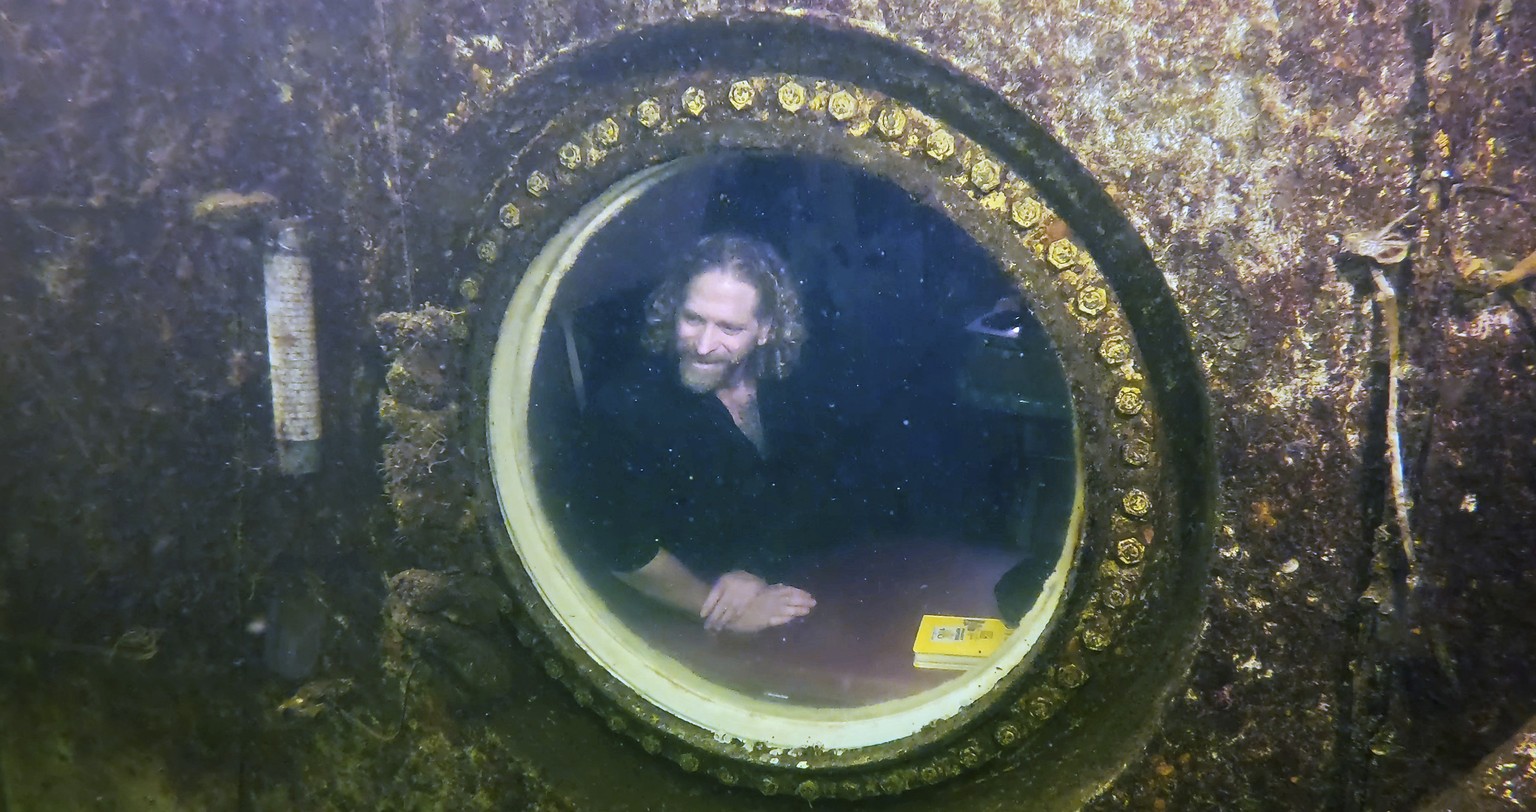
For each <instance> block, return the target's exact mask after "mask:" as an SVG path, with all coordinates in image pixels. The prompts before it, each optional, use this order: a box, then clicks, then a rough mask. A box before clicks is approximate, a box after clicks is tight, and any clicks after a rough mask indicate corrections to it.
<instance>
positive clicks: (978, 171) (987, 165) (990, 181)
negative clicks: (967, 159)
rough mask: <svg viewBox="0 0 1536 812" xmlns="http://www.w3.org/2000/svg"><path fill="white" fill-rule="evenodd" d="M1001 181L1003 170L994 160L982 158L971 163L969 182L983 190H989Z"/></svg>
mask: <svg viewBox="0 0 1536 812" xmlns="http://www.w3.org/2000/svg"><path fill="white" fill-rule="evenodd" d="M1002 181H1003V170H1002V168H1001V167H999V166H998V165H997V162H996V161H993V160H990V159H988V158H982V159H981V160H978V161H977V162H976V163H974V164H971V183H973V184H975V185H976V188H977V189H980V190H981V191H983V192H990V191H992V190H993V189H996V188H997V185H998V184H999V183H1002Z"/></svg>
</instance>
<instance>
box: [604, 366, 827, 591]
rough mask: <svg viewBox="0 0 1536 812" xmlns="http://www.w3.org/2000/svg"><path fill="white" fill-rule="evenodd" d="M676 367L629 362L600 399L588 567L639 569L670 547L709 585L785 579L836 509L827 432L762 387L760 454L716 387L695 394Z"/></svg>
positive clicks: (774, 389) (777, 391)
mask: <svg viewBox="0 0 1536 812" xmlns="http://www.w3.org/2000/svg"><path fill="white" fill-rule="evenodd" d="M664 363H666V362H664V361H661V360H660V359H652V360H650V361H649V362H648V363H641V364H636V365H633V366H631V367H629V368H628V369H626V370H624V371H623V372H621V373H620V374H619V375H617V376H616V379H615V380H614V381H613V382H611V383H610V384H609V385H607V386H604V387H603V388H602V389H601V390H599V392H598V394H597V397H596V398H595V399H594V400H593V404H592V409H591V410H590V412H589V418H588V427H587V432H586V439H585V443H584V445H585V447H586V450H587V453H586V457H587V465H586V468H585V470H586V471H587V473H588V476H586V477H585V478H584V479H585V481H584V482H582V483H579V485H578V487H580V488H581V490H583V491H584V492H585V496H586V498H585V499H582V500H580V501H581V503H582V504H583V507H584V510H583V512H584V513H585V514H586V516H585V519H586V521H585V522H584V524H586V525H587V532H586V533H583V535H584V536H585V539H584V542H583V545H582V546H583V547H584V548H585V549H584V550H583V551H582V552H583V555H582V558H583V563H584V564H585V565H586V567H587V568H588V569H589V571H593V572H600V571H608V572H621V573H622V572H633V571H634V570H637V569H639V568H641V567H643V566H645V565H646V564H647V563H649V562H650V561H651V559H653V558H655V556H656V554H657V552H658V551H659V550H661V549H665V550H667V551H668V552H670V553H671V554H672V555H674V556H676V557H677V558H678V559H679V560H680V561H681V562H682V563H683V565H684V566H686V567H687V568H688V569H689V570H690V571H692V572H693V573H694V574H695V575H697V576H698V577H699V578H701V579H703V580H705V581H707V582H709V581H713V580H714V579H715V578H716V577H718V576H719V575H720V574H722V573H724V572H728V571H730V570H734V569H744V570H747V571H749V572H752V573H754V574H757V575H760V576H762V577H764V578H767V579H769V580H770V581H772V580H776V579H777V577H778V575H777V573H779V572H780V571H781V570H782V567H783V565H784V564H785V563H787V562H788V561H789V560H790V558H791V557H792V555H793V554H794V553H795V552H796V551H797V550H800V549H804V548H805V547H806V546H807V545H808V544H809V543H810V537H809V535H808V530H809V528H810V527H813V526H815V525H816V524H817V523H818V522H817V520H818V514H819V513H822V512H823V511H824V509H825V505H822V504H819V503H820V502H822V501H823V496H822V493H821V490H822V489H821V488H820V487H818V485H817V483H818V481H820V479H821V478H820V477H819V476H817V474H816V471H817V469H818V468H820V467H822V466H819V465H817V464H816V462H815V460H814V456H815V454H814V449H815V448H816V447H817V446H818V445H819V444H818V442H816V441H817V435H816V433H815V432H814V431H807V430H806V429H805V421H801V420H796V419H795V418H796V414H795V413H796V411H797V410H796V409H793V408H790V407H791V404H790V403H789V402H787V400H786V399H785V396H784V393H783V392H782V391H781V390H782V387H778V386H775V384H774V383H773V382H767V381H765V382H760V383H759V384H758V395H757V402H758V410H759V415H760V417H761V419H762V425H763V435H764V438H765V441H766V442H765V443H764V446H765V452H766V454H760V453H759V452H758V449H757V447H756V446H754V445H753V444H752V441H751V440H749V439H747V437H746V435H745V434H743V433H742V432H741V430H740V429H739V428H737V427H736V425H735V423H734V422H733V421H732V420H731V415H730V412H729V411H727V410H726V408H725V406H724V404H722V403H721V402H720V400H719V398H718V397H716V395H715V394H714V393H713V392H706V393H702V394H701V393H696V392H692V391H689V390H688V389H687V388H685V387H684V386H683V385H682V383H681V382H680V381H679V380H678V374H677V369H676V366H675V364H668V365H667V366H665V367H663V366H662V365H663V364H664ZM798 411H801V412H803V409H802V410H798Z"/></svg>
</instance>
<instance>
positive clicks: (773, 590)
mask: <svg viewBox="0 0 1536 812" xmlns="http://www.w3.org/2000/svg"><path fill="white" fill-rule="evenodd" d="M814 608H816V599H815V598H813V597H811V593H809V592H806V591H805V590H803V589H800V588H798V587H793V586H786V585H785V584H774V585H773V586H770V587H766V588H764V589H763V590H762V591H760V592H758V593H757V596H756V597H754V598H753V599H752V602H751V603H748V604H747V605H746V607H745V608H743V609H742V611H741V612H740V613H738V614H737V615H736V616H735V618H734V619H733V620H732V621H731V622H730V623H729V624H728V625H727V626H726V627H725V628H727V629H730V630H731V631H733V632H760V631H762V630H763V629H766V628H768V627H770V626H782V625H784V624H785V623H788V622H790V621H791V620H794V619H795V618H801V617H805V616H806V615H808V614H810V613H811V610H812V609H814Z"/></svg>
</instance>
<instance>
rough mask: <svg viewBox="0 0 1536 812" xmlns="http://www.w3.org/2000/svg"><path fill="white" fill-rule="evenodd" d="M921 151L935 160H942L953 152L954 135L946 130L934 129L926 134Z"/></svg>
mask: <svg viewBox="0 0 1536 812" xmlns="http://www.w3.org/2000/svg"><path fill="white" fill-rule="evenodd" d="M923 151H924V152H927V153H928V157H930V158H932V159H934V160H935V161H942V160H944V159H946V158H948V157H949V156H951V155H954V154H955V137H954V136H953V135H950V134H949V131H948V130H934V131H933V132H931V133H929V134H928V141H927V144H926V145H925V147H924V150H923Z"/></svg>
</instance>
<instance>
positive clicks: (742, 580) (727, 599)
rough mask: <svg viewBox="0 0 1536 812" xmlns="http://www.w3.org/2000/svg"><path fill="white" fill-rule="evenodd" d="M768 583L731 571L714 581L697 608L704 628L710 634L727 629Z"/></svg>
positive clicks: (746, 573) (747, 574)
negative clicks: (702, 619) (701, 603)
mask: <svg viewBox="0 0 1536 812" xmlns="http://www.w3.org/2000/svg"><path fill="white" fill-rule="evenodd" d="M767 588H768V582H767V581H764V580H763V579H761V578H759V577H757V576H756V575H753V574H752V573H750V572H746V571H745V570H731V571H730V572H727V573H726V574H724V575H722V576H720V577H719V578H717V579H716V580H715V585H714V587H713V588H711V589H710V590H709V595H708V596H706V597H705V598H704V605H702V606H700V607H699V617H701V618H704V628H706V629H709V630H710V631H712V632H717V631H720V630H721V629H724V628H727V627H729V626H730V625H731V624H732V623H733V622H734V621H735V620H736V618H737V617H738V616H740V615H741V613H742V612H743V611H744V610H745V609H746V608H747V606H749V605H750V604H751V603H752V601H753V599H754V598H756V597H757V596H758V593H760V592H762V591H763V590H764V589H767Z"/></svg>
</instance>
